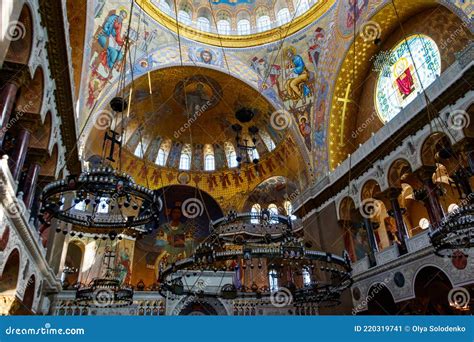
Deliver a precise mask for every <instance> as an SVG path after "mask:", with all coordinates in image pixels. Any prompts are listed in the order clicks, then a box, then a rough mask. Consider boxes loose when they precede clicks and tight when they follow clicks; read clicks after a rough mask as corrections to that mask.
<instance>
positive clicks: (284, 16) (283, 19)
mask: <svg viewBox="0 0 474 342" xmlns="http://www.w3.org/2000/svg"><path fill="white" fill-rule="evenodd" d="M290 20H291V14H290V10H289V9H288V8H286V7H285V8H282V9H281V10H279V11H278V13H277V21H278V25H284V24H286V23H289V22H290Z"/></svg>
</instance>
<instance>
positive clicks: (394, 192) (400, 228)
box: [386, 188, 408, 254]
mask: <svg viewBox="0 0 474 342" xmlns="http://www.w3.org/2000/svg"><path fill="white" fill-rule="evenodd" d="M400 193H401V190H400V189H399V188H389V189H388V190H387V193H386V195H387V198H388V199H389V201H390V205H391V207H392V215H393V218H394V219H395V225H396V228H397V236H398V240H399V242H400V245H399V248H400V254H405V253H406V252H407V251H408V250H407V247H406V240H407V239H408V234H407V229H406V226H405V222H404V221H403V213H402V208H401V207H400V203H398V196H399V195H400Z"/></svg>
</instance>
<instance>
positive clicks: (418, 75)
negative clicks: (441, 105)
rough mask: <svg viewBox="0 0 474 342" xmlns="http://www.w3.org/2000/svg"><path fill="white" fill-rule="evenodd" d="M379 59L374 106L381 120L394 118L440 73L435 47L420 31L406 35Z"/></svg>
mask: <svg viewBox="0 0 474 342" xmlns="http://www.w3.org/2000/svg"><path fill="white" fill-rule="evenodd" d="M379 59H382V63H379V65H380V64H381V65H382V66H381V67H380V74H379V76H378V79H377V87H376V91H375V107H376V108H377V113H378V115H379V116H380V118H381V119H382V121H383V122H388V121H390V120H391V119H393V118H394V117H395V115H397V114H398V113H399V112H400V111H401V110H402V109H403V108H405V107H406V106H407V105H408V104H409V103H410V102H411V101H413V100H414V99H415V98H416V97H417V96H418V94H420V93H421V92H422V89H423V88H424V89H426V88H427V87H428V86H429V85H430V84H431V83H433V81H434V80H435V79H436V77H438V76H439V75H440V74H441V56H440V53H439V50H438V47H437V46H436V43H435V42H434V41H433V40H432V39H431V38H429V37H427V36H423V35H415V36H410V37H408V38H407V39H406V40H403V41H402V42H400V43H399V44H397V45H396V46H395V47H394V48H393V49H392V50H391V51H390V52H388V53H386V54H384V55H383V58H379ZM379 62H380V61H379Z"/></svg>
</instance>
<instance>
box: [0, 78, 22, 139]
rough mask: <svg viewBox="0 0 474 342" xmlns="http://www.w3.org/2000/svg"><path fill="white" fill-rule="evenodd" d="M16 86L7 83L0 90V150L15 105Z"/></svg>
mask: <svg viewBox="0 0 474 342" xmlns="http://www.w3.org/2000/svg"><path fill="white" fill-rule="evenodd" d="M17 92H18V85H16V84H15V83H13V82H7V83H5V84H4V86H3V88H2V89H1V90H0V129H1V131H0V148H2V145H3V138H4V136H5V133H6V131H7V125H8V122H9V121H10V115H11V113H12V110H13V105H14V104H15V99H16V94H17Z"/></svg>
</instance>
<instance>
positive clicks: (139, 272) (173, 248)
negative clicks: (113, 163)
mask: <svg viewBox="0 0 474 342" xmlns="http://www.w3.org/2000/svg"><path fill="white" fill-rule="evenodd" d="M157 191H158V192H159V193H160V194H161V198H162V199H163V203H164V209H163V211H162V213H161V215H160V220H159V223H158V224H157V225H156V226H155V227H154V229H153V233H152V234H150V235H146V236H144V237H143V238H141V239H138V240H137V242H136V245H135V259H134V274H133V279H134V282H135V283H137V282H139V281H143V282H144V283H145V284H146V285H148V286H149V285H152V284H154V283H156V280H157V278H158V276H159V273H160V271H161V270H162V269H163V268H165V267H167V266H168V265H170V264H173V263H175V262H176V261H178V260H180V259H183V258H186V257H189V256H190V255H191V254H192V252H193V250H194V248H195V247H196V246H197V244H198V243H199V242H201V241H203V240H204V239H205V238H206V237H207V236H208V235H209V223H210V221H211V220H216V219H218V218H220V217H222V216H223V213H222V210H221V208H220V207H219V205H218V204H217V202H216V201H215V200H214V199H213V198H212V197H211V196H209V195H208V194H207V193H205V192H203V191H200V190H198V189H197V188H194V187H190V186H185V185H172V186H169V187H165V188H162V189H160V190H157Z"/></svg>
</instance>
